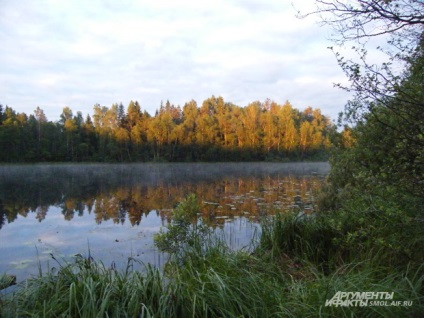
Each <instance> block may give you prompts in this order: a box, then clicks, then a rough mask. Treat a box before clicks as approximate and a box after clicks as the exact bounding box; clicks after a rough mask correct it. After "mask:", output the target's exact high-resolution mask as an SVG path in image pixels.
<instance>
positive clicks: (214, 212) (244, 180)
mask: <svg viewBox="0 0 424 318" xmlns="http://www.w3.org/2000/svg"><path fill="white" fill-rule="evenodd" d="M327 171H328V164H326V163H314V164H278V163H272V164H264V163H229V164H228V163H227V164H222V163H221V164H206V163H204V164H134V165H129V164H126V165H101V164H89V165H50V166H49V165H24V166H0V242H1V245H0V253H1V255H2V259H1V260H0V273H2V272H13V273H16V272H17V271H18V272H19V268H20V269H21V270H23V269H25V268H26V272H25V271H22V273H23V274H28V273H31V270H30V269H31V268H32V267H33V266H32V265H34V264H35V261H36V257H34V256H36V255H35V254H36V253H35V252H34V250H35V248H34V247H37V249H38V253H39V254H42V255H48V254H49V253H54V254H57V253H59V254H61V255H64V256H70V255H74V254H77V253H84V252H87V249H88V245H89V246H90V249H92V251H93V253H94V254H95V256H97V257H99V258H101V259H102V260H103V261H104V262H112V261H115V260H117V258H120V257H121V258H123V259H125V257H128V256H129V255H133V256H137V257H142V258H143V260H144V261H146V262H152V263H158V259H159V257H160V255H157V253H156V252H155V249H154V247H153V240H152V237H153V234H154V233H156V232H157V231H158V230H159V229H160V227H162V226H165V225H166V223H167V222H169V221H170V217H171V211H172V208H173V207H174V206H175V205H176V204H177V203H178V202H179V201H181V200H183V199H184V197H185V196H187V195H188V194H190V193H194V194H196V196H197V197H198V198H199V201H200V202H201V213H202V215H203V219H204V220H205V221H206V222H207V223H208V224H209V225H210V226H211V227H214V228H222V229H223V230H224V232H226V233H227V234H229V236H230V240H232V241H233V243H234V244H233V245H234V246H235V248H238V247H240V246H243V244H246V243H247V242H248V241H249V238H250V237H251V235H252V233H253V231H254V227H249V226H250V225H251V224H255V222H257V221H258V220H259V219H260V217H261V216H262V215H267V214H271V213H275V212H277V211H287V210H293V209H294V210H296V211H297V210H299V211H305V212H306V213H310V212H311V211H312V210H313V206H314V193H315V192H316V190H318V189H319V188H320V187H321V184H322V180H323V178H324V176H325V174H326V173H327ZM38 257H39V258H40V255H38ZM159 262H160V260H159Z"/></svg>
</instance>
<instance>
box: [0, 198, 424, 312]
mask: <svg viewBox="0 0 424 318" xmlns="http://www.w3.org/2000/svg"><path fill="white" fill-rule="evenodd" d="M196 207H197V201H196V198H194V197H193V196H189V197H187V199H186V200H185V201H183V202H182V203H181V204H180V205H179V206H178V207H177V208H176V209H175V211H174V213H175V218H174V221H173V223H172V224H171V225H170V226H169V228H168V231H167V232H164V233H160V234H159V235H158V236H157V237H156V243H157V245H158V247H159V248H160V249H162V250H167V251H168V252H169V253H170V260H169V262H168V264H167V265H166V266H165V268H164V270H159V269H156V268H153V267H151V266H149V265H146V266H145V271H144V272H138V271H134V270H132V266H131V265H132V263H133V262H136V260H134V259H129V260H128V266H127V269H126V270H125V271H118V270H116V269H114V268H108V267H106V266H104V265H103V264H102V263H98V262H95V261H93V260H91V259H90V258H89V259H86V258H83V257H77V258H76V259H75V261H74V262H72V263H65V262H60V261H58V263H59V270H58V271H56V272H53V271H50V272H47V273H44V274H40V275H39V276H38V277H35V278H32V279H29V280H27V281H26V282H25V283H23V284H21V285H20V286H19V287H18V288H17V290H16V291H15V292H14V293H13V294H11V295H6V296H3V298H2V299H0V306H1V309H0V316H1V317H420V316H421V315H422V314H423V313H424V298H423V291H424V287H423V281H424V276H423V273H424V268H423V266H424V265H422V260H423V258H421V257H422V253H423V252H422V250H423V249H421V250H415V252H414V251H411V250H410V249H411V248H414V249H415V248H418V247H420V246H421V247H422V246H423V242H422V233H421V232H420V228H419V227H417V226H416V224H415V223H414V222H412V221H411V220H407V219H405V220H398V219H397V220H396V222H402V224H401V227H402V231H398V232H397V233H393V228H389V225H387V220H384V218H383V219H381V215H380V217H377V216H376V215H375V214H372V213H371V212H370V211H365V212H362V213H361V214H360V215H357V216H356V217H355V218H354V219H353V218H352V217H350V215H351V214H337V215H321V214H318V215H317V216H315V217H305V216H302V215H297V214H290V215H278V216H277V217H274V218H272V219H268V220H265V221H264V223H263V231H262V235H261V238H260V242H259V244H258V245H257V246H256V247H255V248H254V249H253V251H247V250H245V251H232V250H230V249H229V248H228V247H227V246H226V244H225V243H224V242H223V240H222V239H220V238H217V237H216V236H214V235H213V234H212V233H210V232H209V231H207V229H205V227H204V226H202V223H201V220H198V221H197V222H196V221H194V222H193V221H192V217H193V216H194V214H195V213H196V212H197V211H196ZM361 211H364V210H361ZM358 214H359V212H358ZM393 217H395V216H393ZM384 225H385V226H386V227H387V229H384ZM377 227H379V231H376V229H377ZM397 227H398V228H399V224H398V226H397ZM373 229H374V232H373V231H372V230H373ZM385 231H389V232H390V233H391V236H390V237H392V236H393V234H396V235H395V237H396V240H397V241H396V243H397V244H396V245H393V243H394V242H391V241H387V239H388V237H389V236H388V235H387V233H386V234H385ZM360 233H363V234H364V235H367V236H361V234H360ZM411 238H414V240H411ZM385 239H386V240H385ZM400 240H403V241H400ZM408 251H409V253H410V254H408ZM338 291H346V292H347V291H351V292H390V293H392V292H393V293H394V298H393V300H394V301H402V302H403V301H412V305H410V306H364V307H352V306H351V307H336V306H326V305H325V303H326V300H329V299H331V298H332V297H333V296H334V295H335V294H336V293H337V292H338Z"/></svg>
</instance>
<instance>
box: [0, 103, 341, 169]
mask: <svg viewBox="0 0 424 318" xmlns="http://www.w3.org/2000/svg"><path fill="white" fill-rule="evenodd" d="M335 132H336V127H335V125H334V124H333V123H332V122H331V121H330V119H329V117H327V116H325V115H323V114H322V113H321V110H320V109H312V108H311V107H307V108H306V109H304V110H303V111H300V110H298V109H296V108H294V107H293V106H292V105H291V104H290V103H289V102H288V101H287V102H285V103H284V104H283V105H280V104H278V103H276V102H274V101H271V100H269V99H267V100H265V101H264V102H259V101H256V102H252V103H250V104H249V105H247V106H246V107H240V106H236V105H234V104H233V103H230V102H225V101H224V99H223V98H222V97H215V96H212V97H210V98H208V99H206V100H205V101H203V103H202V105H201V106H200V107H199V106H198V105H197V103H196V101H194V100H191V101H189V102H188V103H185V105H184V106H183V108H181V107H180V106H175V105H173V104H171V103H170V102H169V101H167V102H166V103H165V104H163V103H161V105H160V107H159V109H158V110H157V111H156V113H155V115H154V116H151V115H150V114H149V113H148V112H147V111H145V110H142V108H141V106H140V104H139V103H138V102H137V101H131V102H130V103H129V105H128V107H127V108H125V106H124V105H123V104H122V103H119V104H118V103H115V104H113V105H112V106H110V107H107V106H100V105H99V104H96V105H94V109H93V114H92V116H90V115H89V114H88V115H87V116H86V117H85V118H84V116H83V114H82V113H81V112H77V113H76V114H74V112H73V111H72V110H71V108H70V107H64V108H63V111H62V114H61V115H60V120H59V121H57V122H52V121H49V120H48V119H47V117H46V115H45V114H44V111H43V110H42V109H41V108H40V107H37V108H36V109H35V111H34V114H29V115H27V114H25V113H17V112H16V111H15V110H13V109H12V108H11V107H9V106H5V107H3V106H2V105H0V161H1V162H57V161H61V162H63V161H72V162H81V161H96V162H145V161H156V162H160V161H167V162H177V161H180V162H181V161H183V162H192V161H263V160H266V161H288V160H304V159H310V160H312V159H315V160H319V159H321V160H322V159H327V158H328V150H329V149H330V147H331V142H330V140H331V136H332V134H333V133H335Z"/></svg>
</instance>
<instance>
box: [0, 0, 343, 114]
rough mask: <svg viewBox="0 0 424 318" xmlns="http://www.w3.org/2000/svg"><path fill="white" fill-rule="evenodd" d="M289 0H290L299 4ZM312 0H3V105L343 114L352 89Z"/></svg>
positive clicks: (50, 110)
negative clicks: (216, 101)
mask: <svg viewBox="0 0 424 318" xmlns="http://www.w3.org/2000/svg"><path fill="white" fill-rule="evenodd" d="M293 6H294V7H293ZM313 8H314V1H313V0H303V1H302V2H301V3H300V1H297V2H295V4H292V0H214V1H213V2H210V1H203V0H197V1H196V0H179V1H172V0H170V1H167V0H164V1H162V0H154V1H153V0H119V1H118V0H90V1H86V0H37V1H33V0H19V1H16V0H0V43H2V45H1V49H0V104H3V106H5V105H8V106H10V107H12V108H13V109H14V110H15V111H17V112H25V113H26V114H28V115H29V114H33V112H34V110H35V109H36V108H37V107H40V108H41V109H43V110H44V112H45V114H46V116H47V119H48V120H51V121H57V120H59V116H60V114H61V113H62V110H63V108H64V107H65V106H68V107H70V108H71V109H72V111H73V112H74V114H76V112H77V111H81V112H82V113H83V116H84V117H85V116H86V115H87V114H90V115H91V114H92V113H93V106H94V105H95V104H97V103H98V104H100V105H102V106H108V107H110V106H111V105H112V104H113V103H120V102H122V103H123V105H124V106H125V107H127V106H128V104H129V102H130V101H131V100H134V101H135V100H137V101H138V102H139V103H140V105H141V108H142V109H143V110H147V111H148V112H149V113H150V114H152V115H153V114H154V113H155V110H156V109H158V108H159V106H160V104H161V102H162V101H163V103H165V102H166V101H167V100H169V101H170V102H171V104H174V105H176V106H177V105H180V106H181V107H183V106H184V104H185V103H186V102H189V101H190V100H192V99H193V100H195V101H196V102H197V103H198V106H201V104H202V102H203V101H204V100H205V99H207V98H209V97H211V96H212V95H214V96H216V97H217V96H222V97H223V98H224V101H226V102H232V103H234V104H236V105H238V106H247V105H248V104H249V103H251V102H253V101H258V100H259V101H264V100H265V99H267V98H269V99H271V100H273V101H275V102H277V103H279V104H283V103H285V101H287V100H288V101H289V102H290V103H291V104H292V105H293V106H294V107H295V108H298V109H301V110H303V109H304V108H306V107H308V106H311V107H313V108H320V109H321V111H322V113H323V114H324V115H327V116H330V118H331V119H334V120H335V119H337V114H338V113H339V112H341V111H343V109H344V105H345V104H346V102H347V100H348V99H349V96H348V95H347V93H346V92H344V91H341V90H340V89H338V88H334V87H333V84H334V83H339V82H342V83H346V78H345V75H344V74H343V72H342V70H341V69H340V67H339V66H338V65H337V61H336V58H335V57H334V55H333V53H332V52H331V51H330V50H329V49H328V47H329V46H331V45H333V44H332V43H331V42H330V40H329V34H330V31H329V30H328V29H326V28H324V27H321V26H320V25H319V24H318V20H317V19H318V17H308V18H305V19H298V18H297V17H296V13H297V10H301V12H308V11H311V10H313Z"/></svg>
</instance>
